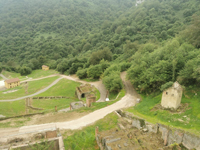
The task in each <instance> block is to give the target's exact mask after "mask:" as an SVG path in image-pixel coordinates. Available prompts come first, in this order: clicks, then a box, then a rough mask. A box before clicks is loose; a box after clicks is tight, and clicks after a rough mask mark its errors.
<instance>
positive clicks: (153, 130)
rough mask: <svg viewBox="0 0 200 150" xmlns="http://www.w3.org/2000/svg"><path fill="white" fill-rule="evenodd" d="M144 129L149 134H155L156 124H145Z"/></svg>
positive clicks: (156, 130)
mask: <svg viewBox="0 0 200 150" xmlns="http://www.w3.org/2000/svg"><path fill="white" fill-rule="evenodd" d="M145 124H146V128H147V130H148V131H149V132H153V133H157V132H158V124H151V123H149V122H146V121H145Z"/></svg>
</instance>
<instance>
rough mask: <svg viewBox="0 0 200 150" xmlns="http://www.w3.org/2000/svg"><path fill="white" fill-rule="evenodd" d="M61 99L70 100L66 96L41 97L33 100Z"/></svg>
mask: <svg viewBox="0 0 200 150" xmlns="http://www.w3.org/2000/svg"><path fill="white" fill-rule="evenodd" d="M61 98H70V97H66V96H43V97H42V96H40V97H32V99H61Z"/></svg>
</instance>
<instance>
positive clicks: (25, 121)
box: [0, 112, 88, 127]
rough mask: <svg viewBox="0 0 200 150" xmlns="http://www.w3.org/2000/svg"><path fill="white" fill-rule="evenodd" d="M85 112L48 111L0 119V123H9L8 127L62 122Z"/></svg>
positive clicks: (83, 114) (80, 115) (76, 117)
mask: <svg viewBox="0 0 200 150" xmlns="http://www.w3.org/2000/svg"><path fill="white" fill-rule="evenodd" d="M87 114H88V113H87V112H83V113H78V112H67V113H66V112H58V113H48V114H44V115H35V116H32V117H22V118H14V119H7V120H2V121H0V124H6V123H9V126H10V127H16V126H21V125H36V124H44V123H52V122H64V121H71V120H74V119H78V118H81V117H82V116H85V115H87ZM20 124H21V125H20Z"/></svg>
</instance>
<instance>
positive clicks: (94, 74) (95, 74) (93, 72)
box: [87, 65, 103, 79]
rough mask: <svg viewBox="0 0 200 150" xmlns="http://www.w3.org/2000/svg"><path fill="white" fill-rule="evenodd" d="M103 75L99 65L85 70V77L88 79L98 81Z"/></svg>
mask: <svg viewBox="0 0 200 150" xmlns="http://www.w3.org/2000/svg"><path fill="white" fill-rule="evenodd" d="M102 73H103V70H102V67H101V65H95V66H90V67H89V68H88V70H87V76H88V77H89V78H93V79H98V78H99V77H100V76H101V74H102Z"/></svg>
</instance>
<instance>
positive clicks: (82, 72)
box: [76, 69, 87, 79]
mask: <svg viewBox="0 0 200 150" xmlns="http://www.w3.org/2000/svg"><path fill="white" fill-rule="evenodd" d="M76 75H77V76H78V77H79V79H84V78H87V69H81V70H78V71H77V72H76Z"/></svg>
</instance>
